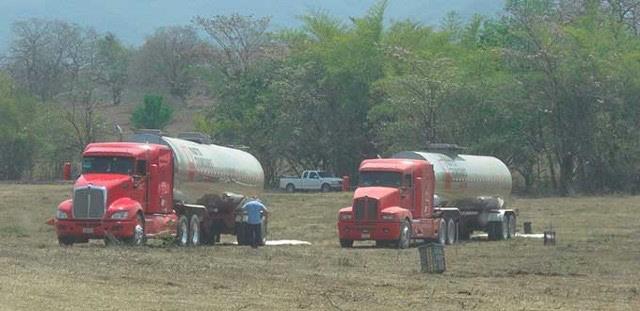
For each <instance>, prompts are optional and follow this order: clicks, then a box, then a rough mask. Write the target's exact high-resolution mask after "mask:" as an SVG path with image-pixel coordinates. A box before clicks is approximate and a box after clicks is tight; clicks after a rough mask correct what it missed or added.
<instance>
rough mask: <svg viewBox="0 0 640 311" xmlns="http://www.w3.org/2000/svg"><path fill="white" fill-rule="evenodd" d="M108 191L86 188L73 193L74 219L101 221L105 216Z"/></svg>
mask: <svg viewBox="0 0 640 311" xmlns="http://www.w3.org/2000/svg"><path fill="white" fill-rule="evenodd" d="M106 198H107V191H106V190H105V189H104V188H98V187H85V188H77V189H75V190H74V191H73V218H76V219H100V218H102V216H103V215H104V210H105V203H106Z"/></svg>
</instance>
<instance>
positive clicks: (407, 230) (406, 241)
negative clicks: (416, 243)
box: [396, 220, 411, 249]
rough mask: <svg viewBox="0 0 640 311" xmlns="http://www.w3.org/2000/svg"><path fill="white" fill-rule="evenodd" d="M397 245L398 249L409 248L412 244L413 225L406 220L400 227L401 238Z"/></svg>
mask: <svg viewBox="0 0 640 311" xmlns="http://www.w3.org/2000/svg"><path fill="white" fill-rule="evenodd" d="M396 243H397V246H398V248H401V249H405V248H409V245H410V243H411V225H410V224H409V222H407V221H406V220H405V221H403V222H402V225H400V237H399V239H398V241H397V242H396Z"/></svg>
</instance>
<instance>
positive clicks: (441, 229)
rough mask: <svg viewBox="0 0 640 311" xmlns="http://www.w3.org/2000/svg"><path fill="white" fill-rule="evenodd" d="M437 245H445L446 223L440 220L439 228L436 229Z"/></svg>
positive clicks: (442, 219)
mask: <svg viewBox="0 0 640 311" xmlns="http://www.w3.org/2000/svg"><path fill="white" fill-rule="evenodd" d="M438 243H440V244H441V245H444V244H446V243H447V221H446V220H444V218H440V226H439V227H438Z"/></svg>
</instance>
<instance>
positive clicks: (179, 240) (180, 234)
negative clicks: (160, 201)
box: [176, 215, 189, 246]
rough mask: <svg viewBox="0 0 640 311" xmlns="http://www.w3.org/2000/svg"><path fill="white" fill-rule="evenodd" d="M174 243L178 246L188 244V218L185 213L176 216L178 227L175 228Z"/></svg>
mask: <svg viewBox="0 0 640 311" xmlns="http://www.w3.org/2000/svg"><path fill="white" fill-rule="evenodd" d="M176 244H177V245H178V246H187V245H189V219H188V218H187V216H185V215H181V216H180V217H179V218H178V228H177V229H176Z"/></svg>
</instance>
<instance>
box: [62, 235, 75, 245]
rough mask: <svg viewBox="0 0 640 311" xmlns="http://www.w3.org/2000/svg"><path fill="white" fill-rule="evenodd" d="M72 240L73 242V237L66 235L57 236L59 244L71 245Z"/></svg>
mask: <svg viewBox="0 0 640 311" xmlns="http://www.w3.org/2000/svg"><path fill="white" fill-rule="evenodd" d="M74 242H75V239H74V238H73V237H68V236H61V237H58V244H60V246H72V245H73V243H74Z"/></svg>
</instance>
